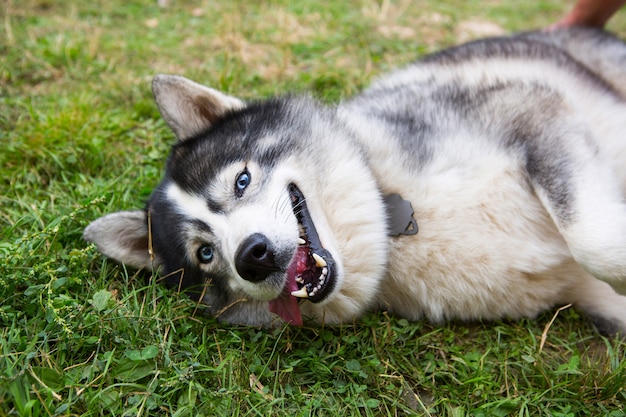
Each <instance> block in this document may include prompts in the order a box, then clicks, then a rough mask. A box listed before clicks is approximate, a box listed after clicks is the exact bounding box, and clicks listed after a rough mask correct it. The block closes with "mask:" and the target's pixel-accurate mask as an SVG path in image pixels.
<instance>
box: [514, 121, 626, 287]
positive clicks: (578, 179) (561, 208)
mask: <svg viewBox="0 0 626 417" xmlns="http://www.w3.org/2000/svg"><path fill="white" fill-rule="evenodd" d="M555 131H558V132H567V133H566V136H565V135H564V136H563V137H561V138H557V137H556V135H554V136H551V137H550V136H549V137H546V138H543V139H542V140H538V141H531V142H529V143H527V160H526V163H527V170H528V173H529V176H530V179H531V183H532V184H533V186H534V189H535V191H536V193H537V195H538V197H539V199H540V200H541V201H542V203H543V205H544V206H545V207H546V209H547V210H548V212H549V213H550V215H551V216H552V218H553V220H554V222H555V223H556V225H557V227H558V229H559V231H560V233H561V234H562V235H563V237H564V238H565V241H566V242H567V244H568V246H569V248H570V250H571V253H572V255H573V257H574V259H575V260H576V262H578V263H579V264H580V265H582V266H583V267H584V268H585V269H586V270H587V271H589V272H590V273H591V274H592V275H594V276H595V277H597V278H599V279H601V280H604V281H606V282H608V283H609V284H610V285H611V286H612V287H613V288H614V289H615V290H616V291H617V292H619V293H621V294H626V204H625V201H624V196H623V195H622V191H621V184H619V182H618V180H617V177H616V175H615V174H614V172H613V171H612V168H611V166H610V164H609V160H608V156H606V155H605V154H603V152H602V150H601V149H599V146H598V144H597V143H596V141H594V140H593V137H592V135H591V134H590V133H588V132H587V133H586V134H585V133H584V132H585V130H584V128H583V129H580V125H578V126H574V127H572V126H567V127H566V128H565V129H564V128H563V126H561V128H559V129H554V130H552V134H554V132H555ZM560 134H561V133H559V135H560ZM624 162H625V163H626V161H624Z"/></svg>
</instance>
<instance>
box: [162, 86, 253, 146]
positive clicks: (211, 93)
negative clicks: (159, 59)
mask: <svg viewBox="0 0 626 417" xmlns="http://www.w3.org/2000/svg"><path fill="white" fill-rule="evenodd" d="M152 92H153V93H154V98H155V100H156V103H157V106H158V107H159V111H160V112H161V115H162V116H163V119H165V121H166V122H167V124H168V125H169V127H170V128H171V129H172V131H173V132H174V134H175V135H176V137H177V138H178V140H180V141H183V140H185V139H189V138H191V137H193V136H195V135H197V134H199V133H201V132H202V131H204V130H206V129H208V128H209V127H211V125H213V124H214V123H215V122H216V121H217V119H219V118H220V117H221V116H223V115H224V114H225V113H226V112H228V111H231V110H237V109H241V108H243V107H245V104H244V102H243V101H241V100H239V99H238V98H235V97H231V96H227V95H226V94H223V93H220V92H219V91H217V90H214V89H212V88H208V87H205V86H203V85H200V84H197V83H195V82H193V81H191V80H188V79H187V78H184V77H180V76H178V75H164V74H159V75H157V76H155V77H154V80H153V81H152Z"/></svg>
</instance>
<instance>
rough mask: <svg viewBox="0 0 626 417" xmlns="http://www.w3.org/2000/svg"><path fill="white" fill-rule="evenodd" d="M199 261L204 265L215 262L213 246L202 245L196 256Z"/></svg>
mask: <svg viewBox="0 0 626 417" xmlns="http://www.w3.org/2000/svg"><path fill="white" fill-rule="evenodd" d="M196 256H197V257H198V261H199V262H200V263H202V264H208V263H209V262H211V261H212V260H213V247H212V246H211V245H202V246H200V248H199V249H198V252H197V254H196Z"/></svg>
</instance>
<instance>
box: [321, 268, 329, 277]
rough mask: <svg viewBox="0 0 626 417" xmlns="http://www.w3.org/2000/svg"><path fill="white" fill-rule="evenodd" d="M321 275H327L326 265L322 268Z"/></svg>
mask: <svg viewBox="0 0 626 417" xmlns="http://www.w3.org/2000/svg"><path fill="white" fill-rule="evenodd" d="M322 275H324V276H326V275H328V268H326V267H324V268H322Z"/></svg>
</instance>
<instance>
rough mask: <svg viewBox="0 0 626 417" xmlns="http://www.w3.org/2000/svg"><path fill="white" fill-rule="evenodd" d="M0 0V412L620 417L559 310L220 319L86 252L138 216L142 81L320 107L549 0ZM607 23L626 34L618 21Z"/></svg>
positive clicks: (615, 351) (164, 140)
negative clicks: (515, 315)
mask: <svg viewBox="0 0 626 417" xmlns="http://www.w3.org/2000/svg"><path fill="white" fill-rule="evenodd" d="M169 3H170V4H169V6H168V7H165V8H160V7H158V5H157V2H156V1H153V0H137V1H133V2H124V1H121V0H107V1H97V0H96V1H92V2H80V1H65V2H55V1H51V0H19V1H18V0H5V2H4V3H3V7H2V8H1V9H0V17H1V18H0V22H1V23H0V26H1V31H0V33H1V34H0V141H1V142H0V143H1V145H2V146H0V175H1V180H0V187H1V192H0V230H1V236H2V238H1V240H0V299H1V300H2V303H1V305H0V416H4V415H20V416H48V415H120V416H122V415H123V416H130V415H138V416H139V415H141V416H146V415H174V416H187V415H189V416H209V415H229V416H236V415H246V416H254V415H258V416H267V415H280V416H283V415H295V416H305V415H307V416H308V415H315V416H326V415H330V416H336V415H365V416H379V415H389V416H396V415H426V416H455V417H456V416H466V415H468V416H469V415H472V416H480V415H484V416H491V415H495V416H507V415H511V416H513V415H515V416H539V415H541V416H543V415H545V416H585V415H589V416H599V415H607V416H624V415H625V404H626V391H624V386H625V385H626V361H623V360H622V359H623V358H624V354H625V352H626V349H625V348H626V345H624V343H622V342H619V341H615V340H608V339H605V338H602V337H601V336H599V335H598V334H597V333H596V332H595V330H594V329H593V328H592V327H591V326H590V325H589V324H588V323H587V322H586V321H585V320H584V319H582V318H580V317H579V316H578V315H577V313H576V312H575V311H572V310H569V309H568V310H565V311H562V312H560V313H559V315H558V316H557V318H556V320H555V322H554V323H553V324H552V326H551V327H550V329H549V331H548V332H547V333H545V334H546V336H547V339H546V342H545V344H544V345H543V346H541V347H540V341H541V335H542V333H544V327H545V326H546V324H547V323H548V322H549V321H550V319H551V318H552V316H553V314H554V312H547V313H546V314H545V315H544V316H541V317H539V318H537V319H536V320H523V321H520V322H495V323H473V324H464V323H451V324H448V325H444V326H440V327H434V326H431V325H429V324H427V323H424V322H419V323H408V322H407V321H406V320H403V319H398V318H395V317H389V316H387V315H385V314H383V313H381V314H371V315H368V316H366V317H365V318H364V319H363V321H362V322H361V323H356V324H354V325H347V326H344V327H340V328H309V327H304V328H280V329H276V330H261V329H256V328H245V327H225V326H221V325H219V324H217V323H216V322H215V321H214V320H212V319H211V318H208V317H205V316H203V315H202V314H201V313H200V312H199V311H198V309H197V306H196V305H194V304H193V303H191V302H190V301H189V300H187V299H186V298H185V297H184V296H181V295H178V294H176V293H174V292H172V291H169V290H167V289H165V288H164V287H163V286H161V285H159V284H158V283H155V281H156V280H150V279H147V278H150V277H149V276H147V275H146V274H145V273H137V272H135V271H131V270H126V269H125V268H124V267H123V266H121V265H117V264H115V263H112V262H109V261H107V260H105V259H103V257H102V256H100V255H99V254H98V253H97V251H96V250H95V249H94V247H93V246H89V245H86V244H85V243H84V242H83V241H82V240H81V237H80V236H81V233H82V229H83V228H84V227H85V226H86V225H87V223H88V222H89V221H91V220H93V219H95V218H96V217H98V216H100V215H102V214H104V213H108V212H111V211H114V210H120V209H128V208H138V207H141V205H142V203H143V201H145V199H146V198H147V196H148V195H149V193H150V190H151V188H152V187H153V186H154V185H155V184H156V183H157V182H158V180H159V177H160V175H161V174H162V171H163V163H164V159H165V157H166V155H167V153H168V148H169V146H170V145H171V143H172V141H173V136H172V134H171V133H170V132H169V131H168V130H167V129H166V127H165V125H164V123H163V122H162V121H161V119H160V117H159V115H158V112H157V110H156V107H155V106H154V104H153V102H152V98H151V94H150V91H149V83H150V79H151V77H152V75H153V74H155V73H157V72H165V73H179V74H182V75H185V76H188V77H190V78H193V79H196V80H198V81H200V82H203V83H206V84H209V85H211V86H214V87H216V88H219V89H222V90H225V91H229V92H231V93H234V94H237V95H239V96H241V97H243V98H252V97H263V96H269V95H272V94H273V93H274V92H276V91H286V90H294V91H309V92H312V93H313V94H314V95H315V96H317V97H319V98H320V99H321V100H324V101H329V102H334V101H337V100H338V99H340V98H342V97H346V96H349V95H351V94H354V93H355V92H357V91H358V90H359V89H361V88H362V87H363V86H365V85H366V84H367V83H368V82H369V81H370V80H371V79H372V78H373V77H374V76H375V75H377V74H379V73H381V72H384V71H386V70H388V69H390V68H392V67H396V66H399V65H402V64H403V63H406V62H409V61H411V60H413V59H415V58H416V57H418V56H419V55H422V54H424V53H426V52H430V51H434V50H437V49H438V48H441V47H443V46H446V45H450V44H453V43H455V42H457V41H459V40H462V39H467V38H472V37H476V36H479V35H480V34H481V31H484V30H491V31H492V32H493V31H494V30H496V31H497V30H501V31H515V30H524V29H529V28H533V27H543V26H546V25H548V24H550V23H551V22H553V21H555V20H556V19H557V18H558V17H559V16H560V15H562V13H563V12H564V10H565V9H566V8H567V7H568V6H569V3H568V2H565V1H560V0H555V1H545V0H544V1H519V2H514V3H513V2H499V1H480V2H479V1H458V0H456V1H450V2H437V1H434V0H417V1H408V0H399V1H393V2H391V1H382V2H375V1H372V0H361V1H349V2H318V1H312V0H301V1H298V2H289V1H286V0H276V1H272V2H245V1H240V0H231V1H227V0H224V1H209V0H197V1H187V0H170V2H169ZM609 28H610V29H612V30H613V31H615V32H617V33H619V34H620V35H621V36H622V37H626V13H625V12H622V13H621V14H618V15H617V16H616V17H615V19H614V20H613V21H612V22H611V24H610V25H609Z"/></svg>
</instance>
